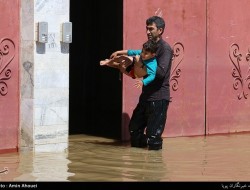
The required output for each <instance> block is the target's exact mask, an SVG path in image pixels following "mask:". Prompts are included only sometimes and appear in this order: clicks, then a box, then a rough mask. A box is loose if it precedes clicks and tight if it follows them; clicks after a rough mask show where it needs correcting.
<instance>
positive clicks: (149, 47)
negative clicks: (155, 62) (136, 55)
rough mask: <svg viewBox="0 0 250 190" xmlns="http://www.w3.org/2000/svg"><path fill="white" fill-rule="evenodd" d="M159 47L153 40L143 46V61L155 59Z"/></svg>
mask: <svg viewBox="0 0 250 190" xmlns="http://www.w3.org/2000/svg"><path fill="white" fill-rule="evenodd" d="M157 48H158V45H157V43H156V42H155V41H153V40H148V41H146V42H145V43H144V44H143V46H142V52H141V58H142V60H147V59H150V58H153V57H154V56H155V54H156V51H157Z"/></svg>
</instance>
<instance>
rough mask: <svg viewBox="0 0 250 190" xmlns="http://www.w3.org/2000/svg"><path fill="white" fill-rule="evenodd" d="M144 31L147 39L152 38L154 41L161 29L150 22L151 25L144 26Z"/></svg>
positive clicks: (156, 39)
mask: <svg viewBox="0 0 250 190" xmlns="http://www.w3.org/2000/svg"><path fill="white" fill-rule="evenodd" d="M146 32H147V36H148V39H152V40H154V41H158V40H159V39H160V36H161V33H162V29H161V28H159V29H157V27H156V25H155V23H152V24H151V25H147V26H146Z"/></svg>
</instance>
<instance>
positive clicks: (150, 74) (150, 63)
mask: <svg viewBox="0 0 250 190" xmlns="http://www.w3.org/2000/svg"><path fill="white" fill-rule="evenodd" d="M144 64H145V65H146V67H147V75H146V76H145V77H144V78H143V80H142V82H143V85H144V86H147V85H148V84H149V83H151V82H152V81H153V80H154V79H155V75H156V69H157V61H156V59H150V60H146V61H144Z"/></svg>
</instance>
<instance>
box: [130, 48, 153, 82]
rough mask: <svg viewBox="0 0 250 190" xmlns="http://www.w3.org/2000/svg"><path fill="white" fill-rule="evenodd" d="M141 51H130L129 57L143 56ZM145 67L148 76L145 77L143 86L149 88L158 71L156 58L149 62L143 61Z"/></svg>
mask: <svg viewBox="0 0 250 190" xmlns="http://www.w3.org/2000/svg"><path fill="white" fill-rule="evenodd" d="M141 52H142V51H141V50H131V49H130V50H128V56H136V55H140V54H141ZM141 61H142V63H143V65H145V66H146V69H147V75H146V76H144V77H143V80H142V82H143V85H144V86H147V85H148V84H149V83H150V82H152V81H153V80H154V79H155V75H156V69H157V61H156V58H155V57H153V58H151V59H148V60H142V59H141Z"/></svg>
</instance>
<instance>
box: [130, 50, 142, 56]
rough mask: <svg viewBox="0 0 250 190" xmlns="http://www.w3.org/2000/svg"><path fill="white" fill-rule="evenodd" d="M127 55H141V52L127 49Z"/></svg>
mask: <svg viewBox="0 0 250 190" xmlns="http://www.w3.org/2000/svg"><path fill="white" fill-rule="evenodd" d="M127 55H128V56H136V55H141V50H135V49H129V50H127Z"/></svg>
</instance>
